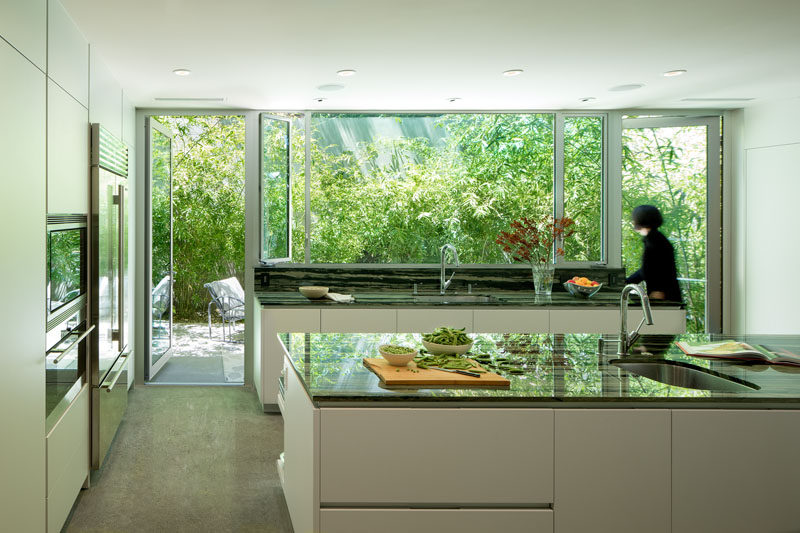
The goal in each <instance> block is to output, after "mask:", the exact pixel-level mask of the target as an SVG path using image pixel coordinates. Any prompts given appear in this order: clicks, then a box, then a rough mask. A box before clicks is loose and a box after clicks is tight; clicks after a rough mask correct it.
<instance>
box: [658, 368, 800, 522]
mask: <svg viewBox="0 0 800 533" xmlns="http://www.w3.org/2000/svg"><path fill="white" fill-rule="evenodd" d="M770 372H771V371H770ZM798 450H800V411H778V410H776V411H761V410H756V411H750V410H738V411H733V410H675V411H673V415H672V468H673V474H672V530H673V531H676V532H677V531H680V532H681V533H693V532H702V533H716V532H719V533H738V532H741V533H752V532H754V531H758V532H759V533H778V532H781V533H782V532H786V531H799V530H800V507H798V505H797V492H798V484H799V483H800V481H798V480H800V461H798V456H797V454H798Z"/></svg>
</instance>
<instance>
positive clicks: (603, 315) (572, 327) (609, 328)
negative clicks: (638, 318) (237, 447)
mask: <svg viewBox="0 0 800 533" xmlns="http://www.w3.org/2000/svg"><path fill="white" fill-rule="evenodd" d="M628 323H630V324H633V326H634V327H635V326H636V324H638V322H636V323H633V322H632V320H628ZM615 332H619V309H591V310H588V309H586V310H582V309H553V310H552V311H550V333H615Z"/></svg>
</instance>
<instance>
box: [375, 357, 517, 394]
mask: <svg viewBox="0 0 800 533" xmlns="http://www.w3.org/2000/svg"><path fill="white" fill-rule="evenodd" d="M470 361H472V360H471V359H470ZM473 363H474V361H473ZM364 366H366V367H367V368H369V369H370V370H372V371H373V372H375V373H376V374H377V375H378V377H379V378H380V379H381V381H383V382H384V383H385V384H386V385H387V386H391V385H404V386H408V385H412V386H418V387H420V388H426V387H431V386H436V385H447V386H454V385H455V386H459V387H508V386H510V385H511V382H510V381H509V380H507V379H506V378H504V377H502V376H499V375H497V374H495V373H494V372H486V373H484V374H481V377H479V378H473V377H471V376H465V375H463V374H456V373H455V372H443V371H441V370H434V369H432V368H417V364H416V363H415V362H414V361H411V362H410V363H408V366H406V367H399V366H392V365H390V364H389V363H388V362H387V361H386V359H384V358H382V357H365V358H364ZM398 369H399V370H400V372H398V371H397V370H398ZM411 369H413V370H416V372H412V371H411Z"/></svg>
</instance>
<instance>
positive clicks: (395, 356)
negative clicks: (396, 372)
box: [378, 344, 419, 366]
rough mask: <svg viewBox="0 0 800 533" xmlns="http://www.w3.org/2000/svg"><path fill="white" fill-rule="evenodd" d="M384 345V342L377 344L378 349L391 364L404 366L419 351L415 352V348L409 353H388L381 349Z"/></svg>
mask: <svg viewBox="0 0 800 533" xmlns="http://www.w3.org/2000/svg"><path fill="white" fill-rule="evenodd" d="M384 346H385V344H382V345H380V346H378V351H379V352H380V354H381V355H382V356H383V358H384V359H386V361H387V362H388V363H389V364H390V365H391V366H406V365H408V363H410V362H411V360H413V359H414V358H415V357H416V356H417V354H418V353H419V352H417V350H414V351H413V352H409V353H389V352H385V351H383V347H384Z"/></svg>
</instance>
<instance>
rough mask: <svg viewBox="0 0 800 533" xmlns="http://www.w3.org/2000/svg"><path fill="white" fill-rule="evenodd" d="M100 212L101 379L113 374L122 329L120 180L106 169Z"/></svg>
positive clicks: (101, 182) (101, 189) (101, 183)
mask: <svg viewBox="0 0 800 533" xmlns="http://www.w3.org/2000/svg"><path fill="white" fill-rule="evenodd" d="M99 192H100V194H99V198H98V203H99V212H98V235H97V242H98V258H99V261H98V265H99V266H98V268H99V271H98V273H97V275H98V278H99V283H98V291H99V295H98V296H99V302H100V303H99V309H98V313H99V316H98V320H97V329H98V333H97V335H98V338H99V354H98V358H99V362H98V378H99V379H100V380H101V381H102V378H103V376H104V375H105V374H106V373H107V372H108V371H109V370H111V366H112V365H113V364H114V361H115V360H116V358H117V356H118V355H119V346H118V345H117V342H116V340H115V335H114V330H116V329H117V328H118V327H119V322H118V317H117V312H118V311H117V305H118V300H117V298H118V297H119V293H118V288H119V278H118V261H119V233H118V229H117V228H118V226H117V224H118V220H119V213H118V211H117V206H116V205H114V196H115V195H116V194H117V176H116V175H114V174H112V173H111V172H108V171H107V170H105V169H100V187H99Z"/></svg>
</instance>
